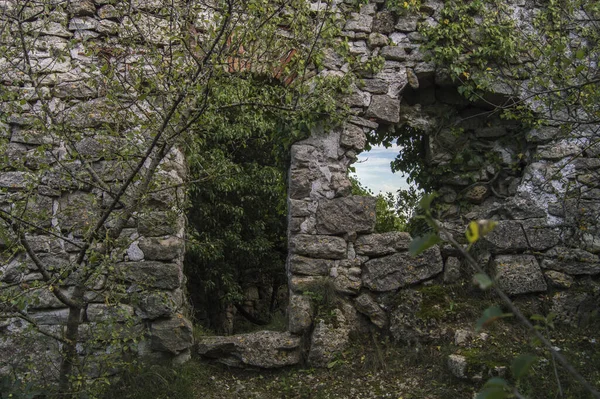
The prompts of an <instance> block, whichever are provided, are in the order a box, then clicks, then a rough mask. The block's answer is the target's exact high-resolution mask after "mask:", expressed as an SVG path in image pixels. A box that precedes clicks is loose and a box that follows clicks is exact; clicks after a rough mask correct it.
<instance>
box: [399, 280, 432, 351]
mask: <svg viewBox="0 0 600 399" xmlns="http://www.w3.org/2000/svg"><path fill="white" fill-rule="evenodd" d="M394 303H396V304H397V307H396V308H395V309H393V310H392V311H391V313H390V317H389V322H390V334H391V335H392V338H393V340H394V341H395V342H399V343H403V344H408V345H413V346H414V345H419V344H421V343H423V342H427V341H428V340H430V338H431V336H430V332H432V331H433V330H434V327H435V324H433V322H432V321H431V320H426V319H424V318H422V317H420V316H419V312H420V310H421V304H422V303H423V294H422V293H421V292H419V291H416V290H412V289H406V290H400V291H399V292H398V294H397V296H396V297H395V298H394Z"/></svg>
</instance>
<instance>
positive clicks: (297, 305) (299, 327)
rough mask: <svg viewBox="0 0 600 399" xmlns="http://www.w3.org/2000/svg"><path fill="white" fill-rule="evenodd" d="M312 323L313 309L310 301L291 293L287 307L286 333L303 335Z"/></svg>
mask: <svg viewBox="0 0 600 399" xmlns="http://www.w3.org/2000/svg"><path fill="white" fill-rule="evenodd" d="M312 321H313V308H312V305H311V303H310V299H309V298H307V297H305V296H303V295H298V294H294V293H291V294H290V300H289V305H288V331H289V332H291V333H292V334H303V333H304V332H306V331H308V329H309V328H310V326H311V325H312Z"/></svg>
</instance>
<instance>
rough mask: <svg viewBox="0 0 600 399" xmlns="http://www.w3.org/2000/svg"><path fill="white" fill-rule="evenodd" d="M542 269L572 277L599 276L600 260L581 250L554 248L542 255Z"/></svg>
mask: <svg viewBox="0 0 600 399" xmlns="http://www.w3.org/2000/svg"><path fill="white" fill-rule="evenodd" d="M542 268H544V269H551V270H556V271H559V272H563V273H568V274H573V275H585V274H587V275H595V274H600V259H599V258H598V255H595V254H593V253H590V252H587V251H584V250H583V249H577V248H566V247H555V248H552V249H550V250H549V251H547V252H546V253H545V254H544V260H543V261H542Z"/></svg>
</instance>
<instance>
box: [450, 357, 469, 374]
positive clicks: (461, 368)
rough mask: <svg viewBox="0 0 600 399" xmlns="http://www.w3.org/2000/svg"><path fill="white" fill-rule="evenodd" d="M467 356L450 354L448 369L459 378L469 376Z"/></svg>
mask: <svg viewBox="0 0 600 399" xmlns="http://www.w3.org/2000/svg"><path fill="white" fill-rule="evenodd" d="M467 365H468V364H467V358H466V357H464V356H463V355H456V354H453V355H450V356H448V369H449V370H450V372H451V373H452V375H454V376H455V377H458V378H468V376H467Z"/></svg>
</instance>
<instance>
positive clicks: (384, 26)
mask: <svg viewBox="0 0 600 399" xmlns="http://www.w3.org/2000/svg"><path fill="white" fill-rule="evenodd" d="M393 31H394V14H393V13H392V12H390V11H380V12H378V13H377V14H375V18H373V32H378V33H383V34H384V35H387V34H390V33H392V32H393Z"/></svg>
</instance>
